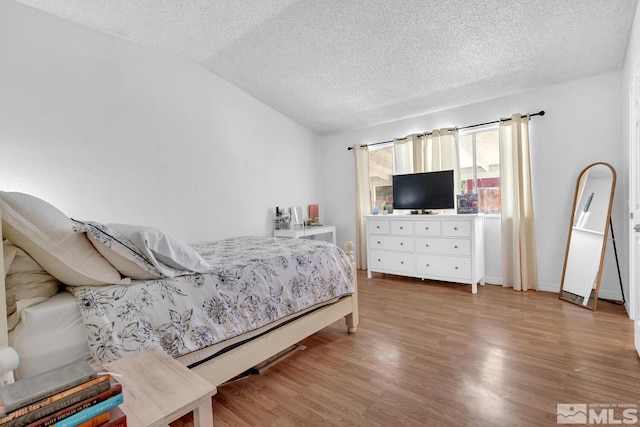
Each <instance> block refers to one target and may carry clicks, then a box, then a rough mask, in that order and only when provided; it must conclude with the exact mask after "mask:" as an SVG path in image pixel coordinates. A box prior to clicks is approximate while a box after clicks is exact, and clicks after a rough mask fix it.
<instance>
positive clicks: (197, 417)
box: [104, 348, 216, 427]
mask: <svg viewBox="0 0 640 427" xmlns="http://www.w3.org/2000/svg"><path fill="white" fill-rule="evenodd" d="M104 368H105V369H106V370H107V371H109V372H112V373H114V374H120V375H121V376H118V377H116V379H117V380H118V381H119V382H120V383H121V384H122V391H123V393H124V403H123V404H122V405H121V408H122V410H123V411H124V413H125V414H127V425H128V427H138V426H140V427H143V426H149V427H155V426H166V425H167V424H169V423H170V422H172V421H175V420H176V419H178V418H180V417H181V416H183V415H185V414H188V413H189V412H191V411H193V424H194V427H198V426H203V427H204V426H207V427H210V426H212V425H213V410H212V407H211V397H212V396H213V395H215V394H216V388H215V387H214V386H213V385H211V384H210V383H209V382H207V381H205V380H204V379H203V378H201V377H200V376H198V375H197V374H195V373H193V372H192V371H191V370H189V369H188V368H186V367H185V366H183V365H182V364H180V363H179V362H177V361H176V360H174V359H173V358H172V357H171V356H169V355H168V354H166V353H165V352H164V351H162V350H160V349H159V348H154V349H151V350H147V351H144V352H142V353H138V354H135V355H133V356H128V357H124V358H122V359H119V360H116V361H115V362H111V363H107V364H105V365H104Z"/></svg>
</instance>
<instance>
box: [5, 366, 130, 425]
mask: <svg viewBox="0 0 640 427" xmlns="http://www.w3.org/2000/svg"><path fill="white" fill-rule="evenodd" d="M122 402H123V394H122V385H121V384H120V383H119V382H118V381H117V380H116V379H115V378H113V377H112V376H111V375H109V374H101V375H98V374H97V373H96V371H95V369H93V368H92V367H91V366H90V365H89V363H88V362H87V361H86V360H84V359H80V360H77V361H75V362H72V363H69V364H67V365H65V366H62V367H60V368H57V369H53V370H50V371H47V372H43V373H41V374H38V375H36V376H33V377H31V378H26V379H24V380H19V381H16V382H14V383H12V384H7V385H5V386H2V387H0V427H21V426H29V427H47V426H56V427H73V426H81V427H96V426H104V427H126V426H127V417H126V415H125V414H124V413H123V412H122V409H120V407H119V405H120V404H121V403H122Z"/></svg>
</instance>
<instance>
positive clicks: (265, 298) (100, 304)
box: [67, 237, 354, 363]
mask: <svg viewBox="0 0 640 427" xmlns="http://www.w3.org/2000/svg"><path fill="white" fill-rule="evenodd" d="M192 246H193V247H194V248H195V249H196V251H198V252H199V253H200V254H201V255H202V256H203V257H204V258H205V259H206V260H207V262H209V264H210V265H211V272H210V273H202V274H193V275H187V276H179V277H176V278H173V279H159V280H144V281H132V283H131V284H129V285H109V286H80V287H71V286H69V287H68V288H67V289H68V291H69V292H71V293H73V294H74V295H75V296H76V298H77V299H78V306H79V308H80V313H81V314H82V318H83V320H84V323H85V328H86V330H87V335H88V339H89V348H90V350H91V353H92V354H93V356H94V357H95V358H97V359H98V360H99V361H100V362H102V363H107V362H110V361H113V360H116V359H119V358H121V357H123V356H125V355H127V354H130V353H137V352H140V351H142V350H144V349H147V348H151V347H158V346H160V347H162V348H163V349H164V350H165V351H166V352H167V353H169V354H171V355H172V356H173V357H178V356H182V355H185V354H188V353H190V352H192V351H195V350H198V349H201V348H204V347H207V346H209V345H212V344H215V343H218V342H221V341H224V340H226V339H229V338H233V337H235V336H238V335H241V334H243V333H245V332H249V331H252V330H255V329H257V328H260V327H262V326H265V325H268V324H270V323H272V322H274V321H276V320H278V319H281V318H283V317H286V316H288V315H290V314H293V313H296V312H298V311H301V310H305V309H307V308H309V307H313V306H315V305H318V304H321V303H323V302H326V301H329V300H331V299H334V298H336V297H340V296H344V295H347V294H350V293H352V292H353V281H354V278H353V274H352V271H351V266H350V264H349V259H348V257H347V256H346V255H345V253H344V252H343V251H342V250H341V249H340V248H338V247H337V246H335V245H333V244H331V243H327V242H323V241H319V240H307V239H275V238H265V237H239V238H233V239H225V240H220V241H216V242H206V243H198V244H193V245H192Z"/></svg>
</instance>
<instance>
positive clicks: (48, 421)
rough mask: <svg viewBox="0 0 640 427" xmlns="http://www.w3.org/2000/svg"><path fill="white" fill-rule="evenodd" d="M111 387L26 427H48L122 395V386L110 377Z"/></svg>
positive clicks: (36, 420) (35, 420)
mask: <svg viewBox="0 0 640 427" xmlns="http://www.w3.org/2000/svg"><path fill="white" fill-rule="evenodd" d="M109 380H110V384H111V387H110V388H109V389H108V390H107V391H103V392H102V393H100V394H97V395H95V396H91V397H88V398H86V399H84V400H82V401H80V402H78V403H76V404H74V405H71V406H68V407H65V408H63V409H60V410H59V411H58V412H55V413H53V414H51V415H49V416H47V417H44V418H40V419H34V421H33V422H32V423H31V424H27V427H48V426H52V425H54V424H55V423H57V422H58V421H62V420H64V419H65V418H67V417H70V416H71V415H75V414H76V413H78V412H80V411H82V410H84V409H87V408H89V407H91V406H93V405H95V404H97V403H100V402H102V401H104V400H107V399H109V398H110V397H113V396H115V395H116V394H118V393H122V384H120V383H119V382H118V381H117V380H116V379H115V378H113V377H111V378H110V379H109Z"/></svg>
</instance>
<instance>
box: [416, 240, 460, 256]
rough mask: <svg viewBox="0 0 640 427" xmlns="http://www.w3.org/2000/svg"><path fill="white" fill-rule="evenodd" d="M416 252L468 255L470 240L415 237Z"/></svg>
mask: <svg viewBox="0 0 640 427" xmlns="http://www.w3.org/2000/svg"><path fill="white" fill-rule="evenodd" d="M416 252H424V253H432V254H442V255H461V256H470V255H471V240H469V239H439V238H437V237H416Z"/></svg>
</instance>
